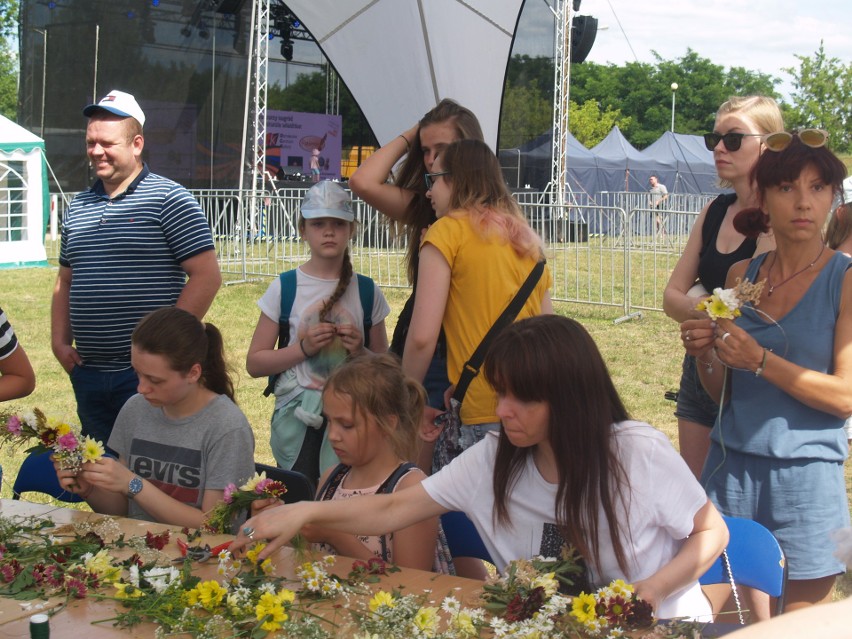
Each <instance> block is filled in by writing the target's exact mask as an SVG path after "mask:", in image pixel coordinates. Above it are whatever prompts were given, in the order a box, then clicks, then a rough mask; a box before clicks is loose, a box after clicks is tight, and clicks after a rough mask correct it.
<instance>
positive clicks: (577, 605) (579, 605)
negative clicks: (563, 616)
mask: <svg viewBox="0 0 852 639" xmlns="http://www.w3.org/2000/svg"><path fill="white" fill-rule="evenodd" d="M595 603H596V600H595V596H594V595H587V594H586V593H585V592H581V593H580V594H579V595H578V596H576V597H574V600H573V601H572V602H571V614H572V615H573V616H574V618H575V619H576V620H577V621H579V622H580V623H582V624H588V623H589V622H590V621H594V620H595V619H597V613H596V612H595Z"/></svg>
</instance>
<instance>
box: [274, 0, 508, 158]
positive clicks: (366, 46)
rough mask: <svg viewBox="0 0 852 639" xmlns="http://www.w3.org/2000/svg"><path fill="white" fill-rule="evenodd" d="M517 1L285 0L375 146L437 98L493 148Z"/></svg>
mask: <svg viewBox="0 0 852 639" xmlns="http://www.w3.org/2000/svg"><path fill="white" fill-rule="evenodd" d="M522 5H523V0H464V1H462V0H429V2H423V0H348V1H347V2H339V1H333V0H288V1H287V6H288V7H289V8H290V10H291V11H293V13H294V14H295V15H296V16H297V17H298V18H299V20H301V21H302V24H304V25H305V28H306V29H308V31H310V32H311V35H312V36H313V37H314V39H315V40H316V41H317V43H318V44H319V46H320V47H321V48H322V50H323V53H324V54H325V55H326V57H327V58H328V59H329V60H330V61H331V64H332V65H334V68H335V69H336V70H337V72H338V73H339V74H340V77H341V78H342V79H343V81H344V82H345V83H346V86H347V87H348V88H349V91H350V92H351V93H352V97H354V98H355V100H356V101H357V102H358V105H359V106H360V107H361V110H362V111H363V112H364V116H365V117H366V118H367V121H368V122H369V123H370V126H371V127H372V129H373V132H374V133H375V134H376V138H377V139H378V141H379V144H386V143H387V142H389V141H390V140H392V139H393V138H394V137H395V136H396V135H398V134H399V133H401V132H402V131H404V130H406V129H408V128H409V127H410V126H412V125H413V124H414V123H415V122H416V121H417V120H419V119H420V118H421V117H423V114H424V113H426V112H427V111H428V110H429V109H431V108H432V107H434V106H435V105H436V104H437V103H438V102H439V101H440V100H441V99H442V98H452V99H453V100H456V101H457V102H458V103H460V104H462V105H463V106H466V107H467V108H468V109H470V110H471V111H473V112H474V113H475V114H476V116H477V118H479V122H480V124H481V125H482V133H483V134H484V136H485V141H486V142H487V143H488V144H489V145H490V146H491V147H492V148H494V149H496V148H497V129H498V126H499V120H500V105H501V103H502V100H503V80H504V79H505V75H506V65H507V63H508V61H509V53H510V51H511V48H512V38H513V36H514V33H515V26H516V24H517V21H518V16H519V14H520V11H521V7H522Z"/></svg>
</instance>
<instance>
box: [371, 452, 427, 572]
mask: <svg viewBox="0 0 852 639" xmlns="http://www.w3.org/2000/svg"><path fill="white" fill-rule="evenodd" d="M412 468H417V464H414V463H412V462H403V463H401V464H400V465H399V466H397V467H396V470H394V471H393V472H392V473H391V474H390V475H388V478H387V479H386V480H385V481H384V482H383V483H382V485H381V486H379V489H378V490H377V491H376V494H377V495H380V494H389V493H392V492H393V489H394V488H396V485H397V484H398V483H399V480H400V479H402V477H403V475H405V474H406V473H407V472H408V471H410V470H411V469H412ZM379 543H380V544H381V546H382V559H384V560H385V561H388V536H387V535H380V536H379Z"/></svg>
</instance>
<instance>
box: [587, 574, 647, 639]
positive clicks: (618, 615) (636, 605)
mask: <svg viewBox="0 0 852 639" xmlns="http://www.w3.org/2000/svg"><path fill="white" fill-rule="evenodd" d="M571 616H572V617H573V618H574V619H576V620H577V622H579V624H580V625H581V626H582V629H583V630H585V631H586V633H587V634H588V635H589V636H592V637H607V638H609V637H621V636H624V633H625V632H626V631H630V630H637V629H641V628H648V627H650V626H651V625H652V624H653V623H654V616H653V611H652V609H651V605H650V604H649V603H648V602H646V601H644V600H642V599H639V598H638V597H637V596H636V594H635V592H634V590H633V586H632V585H631V584H628V583H625V582H624V581H622V580H621V579H616V580H615V581H613V582H612V583H610V584H609V585H608V586H605V587H604V588H600V589H599V590H598V591H597V592H596V593H594V594H587V593H580V595H579V596H577V597H574V600H573V601H572V603H571Z"/></svg>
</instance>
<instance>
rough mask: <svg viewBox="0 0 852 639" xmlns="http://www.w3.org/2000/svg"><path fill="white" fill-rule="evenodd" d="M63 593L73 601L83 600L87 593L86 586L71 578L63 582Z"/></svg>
mask: <svg viewBox="0 0 852 639" xmlns="http://www.w3.org/2000/svg"><path fill="white" fill-rule="evenodd" d="M65 592H67V593H68V595H69V596H70V597H74V598H75V599H85V598H86V592H87V588H86V584H85V583H83V582H82V581H81V580H80V579H75V578H73V577H71V578H69V579H68V581H66V582H65Z"/></svg>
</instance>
